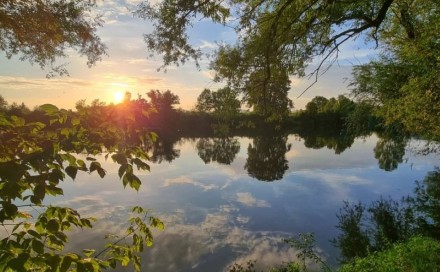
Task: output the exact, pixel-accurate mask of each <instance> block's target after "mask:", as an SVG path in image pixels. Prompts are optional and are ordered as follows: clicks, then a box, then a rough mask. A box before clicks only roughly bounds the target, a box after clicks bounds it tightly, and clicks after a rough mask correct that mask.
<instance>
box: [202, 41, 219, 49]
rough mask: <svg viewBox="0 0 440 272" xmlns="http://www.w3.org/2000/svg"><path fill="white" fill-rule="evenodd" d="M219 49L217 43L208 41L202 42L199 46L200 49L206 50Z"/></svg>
mask: <svg viewBox="0 0 440 272" xmlns="http://www.w3.org/2000/svg"><path fill="white" fill-rule="evenodd" d="M217 47H218V45H217V44H216V43H213V42H208V41H205V40H202V44H201V45H199V48H200V49H205V48H208V49H216V48H217Z"/></svg>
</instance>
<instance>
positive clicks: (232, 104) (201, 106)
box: [196, 87, 241, 118]
mask: <svg viewBox="0 0 440 272" xmlns="http://www.w3.org/2000/svg"><path fill="white" fill-rule="evenodd" d="M237 96H238V93H237V92H235V91H233V90H232V89H231V88H229V87H225V88H221V89H218V90H217V91H211V90H209V89H204V90H203V91H202V93H201V94H200V95H199V97H197V104H196V109H197V110H198V111H202V112H212V113H214V114H216V115H218V116H224V117H225V118H227V117H232V116H234V115H236V114H238V113H239V112H240V106H241V103H240V100H238V98H237Z"/></svg>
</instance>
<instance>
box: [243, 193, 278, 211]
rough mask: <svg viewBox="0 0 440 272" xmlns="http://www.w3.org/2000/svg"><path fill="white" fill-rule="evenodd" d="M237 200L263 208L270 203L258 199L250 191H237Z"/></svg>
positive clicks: (250, 205) (246, 204)
mask: <svg viewBox="0 0 440 272" xmlns="http://www.w3.org/2000/svg"><path fill="white" fill-rule="evenodd" d="M236 200H237V202H240V203H241V204H243V205H245V206H249V207H259V208H265V207H270V204H269V203H268V202H267V201H265V200H258V199H256V198H255V197H253V196H252V195H251V194H250V193H237V199H236Z"/></svg>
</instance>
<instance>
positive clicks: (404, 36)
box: [0, 0, 440, 271]
mask: <svg viewBox="0 0 440 272" xmlns="http://www.w3.org/2000/svg"><path fill="white" fill-rule="evenodd" d="M153 2H154V4H152V3H150V2H149V1H145V2H143V3H141V4H140V5H139V6H138V10H137V11H136V13H135V14H136V15H137V16H139V17H141V18H144V19H147V20H152V21H153V23H154V29H153V32H152V33H148V34H146V35H145V40H146V43H147V47H148V49H149V50H151V51H152V52H157V53H159V54H161V55H162V56H163V60H164V65H165V66H166V65H170V64H178V63H184V62H186V61H188V60H190V59H194V60H196V63H197V61H198V60H199V59H200V57H201V55H202V54H201V51H200V50H199V49H197V48H194V47H193V46H192V45H191V44H190V43H189V36H188V35H187V33H186V29H187V28H188V27H189V26H191V24H192V22H193V20H200V19H201V18H208V19H210V20H212V21H213V22H215V23H221V24H231V25H230V27H232V28H233V29H235V31H236V32H237V37H238V38H237V42H236V43H235V44H223V45H221V46H220V47H219V48H218V50H217V51H216V52H215V54H214V59H213V61H212V63H211V68H212V69H213V70H214V71H215V72H216V80H218V81H223V82H225V83H226V87H225V88H223V89H220V90H217V91H214V92H212V91H209V90H206V91H204V92H203V93H202V94H201V96H200V97H199V101H198V110H199V112H183V111H176V110H175V109H174V108H173V106H174V105H176V104H177V103H178V97H176V96H175V95H173V94H172V93H171V92H169V91H168V92H160V91H151V92H150V93H148V94H147V96H148V98H149V100H148V101H147V100H146V99H144V98H142V97H141V96H139V97H138V98H137V99H134V100H132V99H131V97H130V95H127V97H126V100H125V101H124V103H122V104H120V105H105V104H103V103H101V102H99V101H94V102H92V104H91V105H86V104H85V103H84V102H80V103H78V104H77V107H76V111H69V110H63V109H58V108H57V107H55V106H53V105H42V106H40V107H38V108H36V109H34V110H32V111H31V110H29V109H27V108H26V107H25V106H24V105H11V106H8V105H7V104H6V103H5V101H4V100H0V128H1V130H0V142H1V143H2V145H1V150H0V178H1V183H0V198H1V201H0V203H1V210H0V223H1V224H2V225H3V226H4V227H5V229H6V231H7V233H8V236H7V237H6V238H4V239H2V240H1V242H0V251H1V253H2V254H1V256H0V266H1V268H2V269H3V270H6V271H8V270H9V271H11V270H17V271H32V270H36V271H45V270H46V271H58V270H59V271H67V270H69V269H75V270H78V271H99V270H101V269H105V268H109V267H115V266H116V265H117V264H121V265H124V266H125V265H127V264H128V263H129V262H132V263H133V264H134V268H135V269H137V270H140V267H139V256H138V253H139V252H140V251H142V250H143V245H144V244H147V245H150V244H151V241H152V236H151V231H150V227H159V228H162V227H163V224H162V223H161V222H160V221H159V220H158V219H156V218H154V217H147V216H146V212H145V211H144V210H143V209H142V208H140V207H136V208H134V209H133V211H134V212H135V213H136V214H137V215H136V216H135V217H134V218H133V219H132V220H131V221H130V222H131V225H130V226H129V227H128V231H127V234H126V235H125V236H123V237H122V238H127V237H128V236H130V237H131V239H132V242H131V243H127V244H121V242H123V241H124V239H117V240H115V241H113V242H110V243H109V244H108V245H107V246H106V249H105V251H104V253H105V254H106V255H105V257H102V252H94V251H93V250H85V251H84V252H83V254H74V253H68V252H67V253H66V252H63V251H62V250H63V246H64V244H65V243H66V242H67V235H66V232H67V231H68V230H69V229H71V228H72V227H80V228H82V227H91V226H92V222H93V219H91V218H82V217H81V216H80V215H79V214H78V213H77V212H76V211H75V210H73V209H71V208H68V207H54V206H50V205H45V204H44V200H45V198H46V196H47V195H54V196H56V195H60V194H62V193H63V191H62V189H61V188H60V186H59V183H60V182H61V181H63V180H65V179H66V178H68V177H70V178H71V179H75V178H76V175H77V173H78V171H83V172H87V173H97V174H98V175H99V176H101V177H103V176H104V175H105V173H106V172H105V169H103V168H102V167H101V165H100V164H99V162H97V161H96V159H95V158H94V155H97V154H102V153H105V154H107V156H108V157H109V158H111V159H112V160H113V161H114V162H115V163H117V164H118V165H119V171H118V173H119V176H120V178H121V180H122V184H123V185H124V186H126V185H129V186H130V187H132V188H134V189H136V190H137V189H139V186H140V184H141V181H140V180H139V178H137V176H136V175H135V172H134V171H133V169H134V168H138V169H140V170H148V164H147V161H148V159H150V156H149V155H148V154H147V153H148V151H149V150H151V148H152V146H155V145H156V146H155V147H156V150H160V148H162V150H167V151H169V152H170V153H171V154H173V152H174V155H170V156H168V157H167V156H165V157H163V156H161V155H160V154H159V155H158V154H157V153H156V155H154V152H153V155H152V157H151V158H153V160H154V159H156V160H161V159H172V158H173V156H177V155H178V154H177V152H175V151H174V150H173V148H172V145H171V148H170V145H169V144H168V145H162V146H161V145H157V144H156V143H154V138H155V137H156V136H155V134H152V133H150V131H151V130H157V131H158V133H159V134H161V135H168V136H170V135H171V134H173V133H175V132H176V131H178V132H179V133H182V135H183V134H185V133H186V134H187V135H190V134H191V133H192V135H194V134H195V133H205V134H206V135H210V134H213V133H220V134H223V135H225V134H231V133H232V134H234V133H237V134H239V133H249V132H248V131H249V130H251V131H252V130H254V131H258V130H263V129H266V128H267V127H270V128H271V129H273V130H277V131H283V132H287V131H289V130H290V129H293V128H295V129H296V132H297V133H298V134H300V135H301V133H303V134H305V133H306V132H307V130H320V129H321V130H324V131H327V133H330V134H331V133H333V132H337V133H339V132H340V131H341V129H342V130H344V129H346V128H347V127H348V128H350V130H347V131H355V133H354V134H350V133H348V134H346V135H347V137H346V138H345V139H344V140H342V141H329V140H328V139H329V137H316V136H314V137H309V138H308V139H306V142H307V144H308V145H309V146H312V147H316V148H321V147H323V146H327V147H330V148H334V150H335V152H342V150H344V149H345V148H347V147H348V146H350V142H351V141H352V139H353V138H354V137H355V136H354V135H362V134H366V133H369V131H370V129H372V128H373V129H376V130H377V131H378V132H379V135H380V136H381V139H380V141H379V142H378V144H377V146H376V148H375V155H376V157H377V158H378V160H379V162H380V165H381V168H383V169H385V170H392V169H393V168H395V167H396V165H397V163H398V162H399V160H401V159H402V155H403V152H404V147H405V144H406V141H407V139H408V137H409V136H410V135H413V136H414V135H417V136H422V137H424V138H426V139H430V140H438V139H440V123H439V118H438V116H440V92H439V89H440V88H439V87H440V84H439V79H440V76H439V71H440V69H439V63H440V62H439V61H438V56H439V55H440V46H439V42H438V41H439V33H440V32H439V31H438V29H439V27H440V16H438V14H439V8H440V7H439V2H438V1H428V0H399V1H396V0H362V1H358V0H349V1H315V0H314V1H302V0H282V1H268V0H267V1H265V0H263V1H243V0H235V1H228V2H227V4H223V1H222V0H212V1H186V0H178V1H174V0H164V1H162V2H159V3H156V1H153ZM95 7H96V3H95V1H93V0H81V1H64V0H41V1H21V0H7V1H2V2H1V3H0V50H1V51H2V52H4V53H5V54H6V56H7V57H8V58H11V57H12V56H14V55H18V56H19V57H20V58H21V59H22V60H28V61H29V62H30V63H36V64H38V65H39V66H40V67H42V68H49V74H48V76H51V75H53V74H65V73H67V70H66V68H65V66H64V65H60V66H58V65H56V63H57V60H59V59H60V58H64V57H67V53H66V52H67V50H69V49H74V50H75V51H77V52H79V53H80V54H81V55H84V56H85V57H86V58H87V63H88V65H93V64H94V63H95V62H97V61H99V60H100V58H101V56H102V55H103V54H105V53H106V47H105V45H104V44H103V43H102V42H101V40H100V38H99V37H98V36H97V34H96V31H97V28H98V27H100V26H101V25H102V21H101V20H100V18H99V16H98V15H96V13H94V8H95ZM231 17H234V18H235V20H233V21H229V18H231ZM353 39H364V40H365V41H373V42H375V43H376V45H377V46H378V48H379V50H380V52H381V53H380V55H379V56H378V57H377V58H375V59H373V60H371V61H370V62H369V63H366V64H361V65H358V66H356V67H355V69H354V71H353V80H352V83H351V86H352V88H353V94H354V95H355V97H356V103H355V102H353V101H351V100H349V99H347V98H345V97H343V96H340V97H338V98H331V99H327V98H323V97H316V98H315V99H313V101H311V102H310V103H309V104H308V105H307V107H306V109H305V110H304V111H301V112H298V113H296V114H292V113H291V108H292V107H293V104H292V101H291V100H290V98H289V97H288V93H289V89H290V79H289V77H290V76H299V77H303V76H306V73H305V69H306V67H308V65H309V63H311V61H312V60H313V59H316V58H319V62H318V65H317V67H313V69H312V72H311V73H310V74H309V75H310V76H313V77H315V78H316V80H317V79H318V78H319V76H320V75H322V73H323V72H325V71H326V69H327V68H328V67H329V66H331V65H332V64H333V63H334V62H335V61H336V60H337V58H338V53H339V50H340V49H341V46H342V45H343V44H344V43H346V42H348V41H350V40H353ZM237 95H240V98H241V101H243V102H245V104H246V105H247V106H248V107H249V109H251V111H252V113H250V114H243V113H240V112H239V108H240V107H239V105H240V103H239V102H240V101H239V100H237ZM153 109H156V110H157V112H156V113H154V111H153ZM147 120H148V126H146V125H145V124H146V123H147V122H146V121H147ZM347 121H348V122H347ZM330 123H332V124H334V125H332V128H333V129H334V130H333V131H330V132H329V129H328V127H326V124H330ZM163 124H167V125H166V126H164V125H163ZM193 124H198V126H197V128H196V129H195V127H194V125H193ZM213 124H214V126H212V125H213ZM188 128H189V129H188ZM395 132H400V135H403V136H399V137H397V138H396V137H395V136H394V135H395ZM391 136H393V137H391ZM285 138H286V137H285V134H282V133H280V134H279V135H278V136H277V137H274V138H270V137H269V136H264V135H263V136H261V137H256V138H255V139H254V145H253V146H250V147H249V149H248V151H249V156H250V159H249V160H248V163H247V165H246V168H247V170H248V173H249V174H250V175H252V176H254V177H256V178H259V179H262V180H266V181H270V180H276V179H279V178H280V176H282V175H283V173H284V171H285V169H286V163H285V159H284V160H283V157H282V156H281V157H280V156H278V155H280V154H285V152H286V151H287V150H288V149H289V146H288V145H286V140H285ZM170 142H172V141H170ZM5 143H7V144H5ZM198 146H199V148H200V150H201V151H200V155H201V157H202V158H204V160H206V161H207V162H208V161H212V160H215V161H218V162H221V163H230V162H231V161H232V160H233V156H234V152H236V150H237V148H236V145H235V144H234V141H233V140H232V139H228V138H227V137H226V138H225V137H223V138H221V139H219V140H213V141H212V142H210V141H201V142H200V143H199V145H198ZM216 146H220V147H227V148H225V150H226V149H227V150H229V151H230V152H229V153H226V154H222V155H224V156H219V154H220V153H216V152H214V151H212V150H213V149H214V147H216ZM211 149H212V150H211ZM202 150H203V151H202ZM267 150H274V151H275V152H274V154H276V155H277V156H276V158H275V156H274V157H273V158H272V159H271V160H270V161H269V163H265V164H261V161H262V160H261V157H262V154H264V153H265V151H267ZM211 151H212V152H211ZM267 167H271V168H274V169H277V171H276V174H275V175H274V176H271V175H269V174H268V173H267V171H265V170H266V169H267ZM429 180H434V182H428V181H429ZM436 184H438V174H435V173H434V174H430V176H428V177H427V180H426V187H422V189H420V188H419V191H416V197H415V198H409V199H408V200H406V201H405V203H406V204H405V205H410V204H411V205H416V204H414V203H418V204H420V203H422V204H423V205H421V204H420V205H419V206H417V205H416V206H415V208H414V207H413V208H414V209H416V211H417V212H418V213H419V214H415V215H414V214H411V213H410V212H408V211H407V210H406V208H399V207H400V206H398V205H397V206H396V205H395V204H393V202H387V201H383V200H381V201H379V202H376V203H373V204H372V207H370V208H368V209H367V211H368V212H370V213H372V217H371V218H373V219H374V220H376V221H375V222H376V223H375V224H373V225H374V226H376V227H381V225H380V224H379V223H380V222H385V223H387V224H389V223H390V222H391V223H392V224H391V226H389V225H387V226H386V227H387V228H385V227H381V228H377V229H376V232H375V231H373V230H372V229H368V230H365V229H362V228H361V225H362V224H361V223H363V222H364V221H363V220H365V219H364V217H363V212H364V210H365V207H364V206H362V205H360V204H359V205H357V206H356V205H355V206H354V207H353V206H346V207H345V209H346V210H345V212H347V214H348V217H347V216H346V215H344V214H341V215H340V220H342V221H341V224H340V225H339V227H340V228H341V230H344V231H345V230H346V232H344V233H343V235H342V236H340V237H338V238H337V239H336V240H335V243H337V244H338V245H339V246H340V247H341V248H344V245H346V244H347V241H349V240H347V239H348V238H347V237H351V236H350V235H352V234H353V233H354V234H356V235H359V237H357V238H356V239H358V240H355V241H359V243H356V246H357V247H359V248H358V249H357V250H356V251H354V252H355V256H354V255H353V256H344V257H346V258H347V261H352V259H353V258H355V257H366V259H363V260H356V259H355V260H354V263H353V265H351V266H344V267H343V268H342V269H343V271H352V270H350V269H355V270H359V269H365V270H368V269H372V270H375V269H377V270H380V269H388V268H393V269H394V268H396V266H398V265H400V267H401V268H402V270H404V271H411V270H414V271H417V270H420V269H427V270H429V269H437V268H438V258H436V257H435V256H437V255H434V257H429V256H427V254H428V253H429V254H430V253H432V252H433V251H434V252H437V251H438V242H436V241H432V240H429V239H426V238H418V237H417V238H411V237H412V236H413V235H418V234H422V235H425V236H430V237H434V238H436V239H437V238H438V228H437V225H436V224H437V219H438V216H437V212H436V211H438V206H436V205H437V204H436V203H438V198H436V193H437V191H438V190H437V189H436ZM423 188H427V189H426V190H424V189H423ZM428 189H429V190H428ZM408 203H409V204H408ZM375 205H376V206H375ZM402 205H403V204H402ZM28 207H33V208H36V209H40V210H41V213H40V215H39V216H38V217H35V218H34V217H33V215H31V214H30V213H28V212H27V211H26V208H28ZM420 214H422V215H424V217H423V216H419V215H420ZM345 219H346V221H344V220H345ZM385 219H386V220H385ZM148 220H149V223H147V221H148ZM353 220H354V221H353ZM414 220H415V221H414ZM347 222H348V223H350V224H351V225H347V224H346V223H347ZM390 227H391V228H390ZM385 229H386V230H389V229H391V230H392V232H390V233H388V232H385ZM349 230H350V231H352V230H353V231H354V232H350V231H349ZM371 233H374V237H370V236H369V235H371ZM344 235H346V236H344ZM347 235H348V236H347ZM306 238H307V237H306ZM350 239H354V238H350ZM350 241H351V240H350ZM395 242H398V243H402V244H400V245H396V246H392V244H393V243H395ZM296 245H299V246H300V247H301V246H302V247H303V249H304V251H302V252H303V253H304V255H303V256H305V257H312V258H315V257H316V255H314V253H313V250H311V247H310V243H302V244H301V243H296ZM381 250H385V251H384V252H383V253H374V254H376V255H372V256H371V255H370V254H371V253H372V252H373V251H381ZM343 252H344V250H343ZM347 252H353V251H347ZM407 254H409V255H407ZM419 257H420V258H419ZM395 259H396V260H395ZM408 259H409V262H407V260H408ZM316 260H318V259H316ZM318 261H319V260H318ZM396 261H399V262H398V263H396ZM237 269H241V268H240V267H238V268H237ZM283 269H284V270H283ZM289 269H290V271H299V270H300V269H305V267H301V266H298V265H293V264H289V265H288V266H286V268H283V267H281V268H280V269H279V270H282V271H289ZM344 269H346V270H344Z"/></svg>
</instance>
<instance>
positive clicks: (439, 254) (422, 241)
mask: <svg viewBox="0 0 440 272" xmlns="http://www.w3.org/2000/svg"><path fill="white" fill-rule="evenodd" d="M359 271H362V272H370V271H371V272H376V271H393V272H400V271H402V272H415V271H420V272H422V271H423V272H424V271H430V272H434V271H440V243H439V242H438V241H435V240H433V239H431V238H426V237H420V236H416V237H413V238H411V239H410V240H409V241H408V242H406V243H398V244H395V245H394V246H393V247H392V248H391V249H389V250H386V251H383V252H376V253H373V254H371V255H369V256H368V257H365V258H358V259H355V260H354V261H353V262H351V263H349V264H346V265H344V266H342V267H341V269H340V270H339V272H359Z"/></svg>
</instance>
